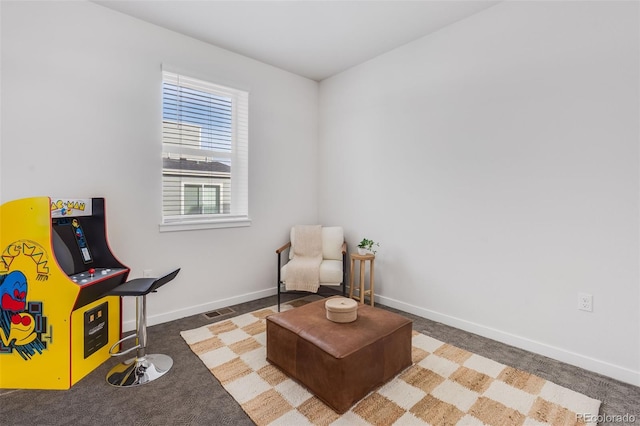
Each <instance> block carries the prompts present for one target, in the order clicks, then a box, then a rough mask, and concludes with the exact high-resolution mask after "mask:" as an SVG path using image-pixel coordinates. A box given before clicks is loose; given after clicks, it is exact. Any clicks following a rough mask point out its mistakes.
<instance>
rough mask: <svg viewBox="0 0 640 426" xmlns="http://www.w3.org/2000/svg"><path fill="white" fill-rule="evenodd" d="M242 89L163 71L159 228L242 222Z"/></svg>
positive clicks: (245, 187)
mask: <svg viewBox="0 0 640 426" xmlns="http://www.w3.org/2000/svg"><path fill="white" fill-rule="evenodd" d="M248 104H249V102H248V93H247V92H244V91H241V90H236V89H231V88H228V87H223V86H218V85H215V84H212V83H208V82H206V81H202V80H197V79H194V78H191V77H185V76H183V75H180V74H176V73H172V72H168V71H166V70H165V71H163V73H162V225H161V230H171V231H173V230H186V229H201V228H211V227H226V226H247V225H249V224H250V221H249V212H248V109H249V105H248Z"/></svg>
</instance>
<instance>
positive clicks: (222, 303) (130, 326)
mask: <svg viewBox="0 0 640 426" xmlns="http://www.w3.org/2000/svg"><path fill="white" fill-rule="evenodd" d="M275 294H276V288H275V286H274V287H273V288H270V289H265V290H260V291H254V292H251V293H245V294H241V295H239V296H233V297H228V298H226V299H219V300H214V301H212V302H207V303H203V304H201V305H195V306H190V307H188V308H185V309H179V310H176V311H171V312H163V313H161V314H158V315H151V316H148V317H147V326H152V325H156V324H162V323H165V322H169V321H173V320H177V319H181V318H185V317H189V316H191V315H197V314H202V313H205V312H209V311H213V310H215V309H220V308H225V307H227V306H233V305H237V304H239V303H244V302H250V301H252V300H256V299H262V298H263V297H269V296H273V295H275ZM135 329H136V320H135V318H134V319H132V320H129V321H123V323H122V331H124V332H127V331H133V330H135Z"/></svg>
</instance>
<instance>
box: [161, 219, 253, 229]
mask: <svg viewBox="0 0 640 426" xmlns="http://www.w3.org/2000/svg"><path fill="white" fill-rule="evenodd" d="M245 226H251V219H249V218H224V219H211V220H200V221H192V222H174V223H161V224H160V225H159V229H160V232H174V231H197V230H200V229H216V228H240V227H245Z"/></svg>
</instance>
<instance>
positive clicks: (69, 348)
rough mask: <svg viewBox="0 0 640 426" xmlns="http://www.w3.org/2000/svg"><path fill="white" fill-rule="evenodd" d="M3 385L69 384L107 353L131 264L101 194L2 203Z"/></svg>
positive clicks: (0, 370)
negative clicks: (119, 249)
mask: <svg viewBox="0 0 640 426" xmlns="http://www.w3.org/2000/svg"><path fill="white" fill-rule="evenodd" d="M0 253H1V254H0V388H21V389H69V388H70V387H71V386H73V385H74V384H75V383H77V382H78V381H79V380H80V379H82V378H83V377H85V376H86V375H87V374H89V373H90V372H91V371H93V370H94V369H95V368H96V367H98V366H99V365H100V364H102V363H103V362H104V361H105V360H106V359H108V358H109V356H110V355H109V348H110V347H111V345H113V344H114V343H116V342H117V341H118V340H119V339H120V336H121V301H120V298H119V297H117V296H108V297H103V295H104V294H105V293H107V292H108V291H110V290H112V289H113V288H115V287H116V286H118V285H120V284H122V283H124V282H125V281H126V280H127V277H128V275H129V268H127V267H126V266H124V265H123V264H122V263H120V262H119V261H118V260H117V259H116V258H115V256H114V255H113V254H112V253H111V250H110V248H109V244H108V242H107V233H106V223H105V202H104V199H103V198H87V199H66V198H49V197H34V198H25V199H20V200H14V201H10V202H7V203H4V204H2V206H0Z"/></svg>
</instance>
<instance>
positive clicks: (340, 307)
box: [324, 297, 358, 323]
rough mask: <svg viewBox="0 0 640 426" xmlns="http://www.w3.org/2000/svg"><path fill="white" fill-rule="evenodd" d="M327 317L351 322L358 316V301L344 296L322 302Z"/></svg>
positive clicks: (336, 320) (332, 319) (331, 319)
mask: <svg viewBox="0 0 640 426" xmlns="http://www.w3.org/2000/svg"><path fill="white" fill-rule="evenodd" d="M324 307H325V309H326V310H327V319H328V320H330V321H333V322H342V323H345V322H353V321H355V320H356V318H358V302H356V301H355V300H353V299H347V298H346V297H335V298H332V299H329V300H327V301H326V303H325V304H324Z"/></svg>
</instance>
